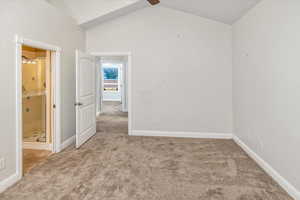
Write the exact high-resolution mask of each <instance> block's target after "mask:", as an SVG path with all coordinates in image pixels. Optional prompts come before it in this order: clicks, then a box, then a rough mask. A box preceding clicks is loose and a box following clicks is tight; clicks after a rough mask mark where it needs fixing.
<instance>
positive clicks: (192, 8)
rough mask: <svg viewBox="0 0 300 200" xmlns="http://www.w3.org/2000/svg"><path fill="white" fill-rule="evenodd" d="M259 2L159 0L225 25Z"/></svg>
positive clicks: (239, 0) (248, 0)
mask: <svg viewBox="0 0 300 200" xmlns="http://www.w3.org/2000/svg"><path fill="white" fill-rule="evenodd" d="M260 1H261V0H161V4H162V5H164V6H166V7H170V8H174V9H177V10H181V11H184V12H188V13H192V14H195V15H199V16H201V17H206V18H209V19H213V20H216V21H220V22H223V23H226V24H233V23H234V22H235V21H236V20H238V19H240V18H241V17H242V16H243V15H244V14H245V13H246V12H247V11H248V10H249V9H251V8H252V7H253V6H255V5H256V4H257V3H258V2H260Z"/></svg>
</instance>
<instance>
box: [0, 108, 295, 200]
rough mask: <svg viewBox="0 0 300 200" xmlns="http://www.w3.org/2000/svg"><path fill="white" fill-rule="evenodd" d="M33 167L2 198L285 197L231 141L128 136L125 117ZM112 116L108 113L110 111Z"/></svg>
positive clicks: (103, 120)
mask: <svg viewBox="0 0 300 200" xmlns="http://www.w3.org/2000/svg"><path fill="white" fill-rule="evenodd" d="M115 114H116V113H114V114H112V113H111V114H109V113H106V114H104V115H102V116H100V117H99V119H98V120H99V122H98V130H99V132H98V133H97V135H96V136H94V137H93V138H92V139H91V140H90V141H88V142H87V143H86V144H84V145H83V146H82V148H80V149H79V150H76V149H75V148H74V147H69V148H68V149H66V150H65V151H63V152H61V153H58V154H55V155H52V156H50V157H49V158H48V159H47V161H46V162H44V163H42V164H40V165H39V166H37V167H35V168H34V169H32V170H31V171H30V172H29V174H27V176H25V177H24V178H23V179H22V180H21V181H20V182H19V183H18V184H16V185H15V186H13V187H11V188H10V189H8V190H7V191H6V192H5V193H3V194H1V195H0V199H1V200H291V198H290V197H289V196H288V195H287V194H286V193H285V192H284V191H283V190H282V189H281V188H280V187H279V186H278V185H277V184H276V183H275V182H274V181H273V180H272V179H271V178H270V177H269V176H268V175H267V174H266V173H264V172H263V171H262V170H261V169H260V168H259V167H258V166H257V165H256V163H255V162H254V161H252V160H251V159H250V158H249V157H248V156H247V155H246V154H245V153H244V152H243V151H242V150H241V149H240V148H239V147H238V146H237V145H236V144H235V143H234V142H233V141H232V140H206V139H176V138H154V137H129V136H127V117H126V115H125V114H122V113H119V115H117V116H115ZM112 115H114V116H112Z"/></svg>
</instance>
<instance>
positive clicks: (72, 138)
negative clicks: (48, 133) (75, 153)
mask: <svg viewBox="0 0 300 200" xmlns="http://www.w3.org/2000/svg"><path fill="white" fill-rule="evenodd" d="M75 140H76V138H75V135H73V136H72V137H70V138H68V139H67V140H66V141H64V142H63V143H62V144H61V146H60V150H61V151H62V150H64V149H65V148H67V147H68V146H70V145H71V144H74V143H75Z"/></svg>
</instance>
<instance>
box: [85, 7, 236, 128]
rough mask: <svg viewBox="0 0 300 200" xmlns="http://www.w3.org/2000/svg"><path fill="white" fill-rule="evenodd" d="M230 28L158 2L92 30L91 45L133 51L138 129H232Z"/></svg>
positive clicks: (92, 48) (102, 49) (93, 48)
mask: <svg viewBox="0 0 300 200" xmlns="http://www.w3.org/2000/svg"><path fill="white" fill-rule="evenodd" d="M231 31H232V29H231V26H229V25H225V24H222V23H218V22H215V21H211V20H207V19H204V18H201V17H198V16H194V15H190V14H186V13H183V12H180V11H176V10H172V9H168V8H163V7H160V6H155V7H151V8H145V9H142V10H139V11H137V12H134V13H131V14H129V15H126V16H123V17H122V18H118V19H115V20H112V21H109V22H106V23H104V24H101V25H99V26H97V27H95V28H93V29H89V30H87V50H88V51H90V52H105V51H108V52H114V51H115V52H132V60H133V61H132V62H133V66H132V85H133V88H132V95H133V99H132V105H133V113H132V116H133V129H134V130H159V131H196V132H217V133H231V132H232V84H231V83H232V46H231V45H232V40H231V37H232V32H231ZM187 74H188V77H184V75H187Z"/></svg>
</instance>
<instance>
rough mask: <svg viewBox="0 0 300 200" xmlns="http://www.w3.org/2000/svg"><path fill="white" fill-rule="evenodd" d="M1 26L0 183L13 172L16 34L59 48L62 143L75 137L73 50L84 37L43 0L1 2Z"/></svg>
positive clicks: (81, 44)
mask: <svg viewBox="0 0 300 200" xmlns="http://www.w3.org/2000/svg"><path fill="white" fill-rule="evenodd" d="M0 24H1V31H0V37H1V40H0V55H1V59H0V66H1V67H0V91H1V104H0V110H1V112H0V121H1V134H0V157H4V158H5V159H6V168H5V170H3V171H0V181H2V180H4V179H5V178H7V177H8V176H10V175H12V174H14V173H15V172H16V168H15V155H16V152H15V146H16V143H15V142H16V121H15V118H16V116H15V110H16V105H15V101H16V96H15V91H16V84H15V73H16V71H15V41H14V40H15V34H18V35H20V36H23V37H25V38H29V39H32V40H37V41H42V42H46V43H50V44H53V45H57V46H60V47H62V57H61V59H62V63H61V64H62V65H61V67H62V69H61V71H62V77H61V80H62V91H61V92H62V93H61V94H62V134H63V135H62V140H65V139H67V138H69V137H70V136H72V135H73V134H75V109H74V101H75V84H74V83H75V70H74V69H75V67H74V65H75V48H77V47H78V48H83V47H84V34H83V32H82V31H81V30H79V29H78V28H77V26H76V25H75V23H74V22H73V20H71V19H70V18H67V17H66V16H65V15H64V14H61V13H59V12H58V11H57V10H56V9H55V8H54V7H52V6H51V5H50V4H48V3H47V2H46V1H42V0H26V1H24V0H1V5H0Z"/></svg>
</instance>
